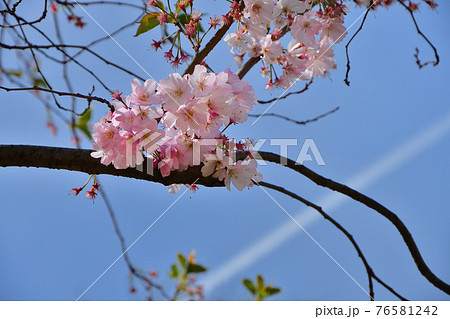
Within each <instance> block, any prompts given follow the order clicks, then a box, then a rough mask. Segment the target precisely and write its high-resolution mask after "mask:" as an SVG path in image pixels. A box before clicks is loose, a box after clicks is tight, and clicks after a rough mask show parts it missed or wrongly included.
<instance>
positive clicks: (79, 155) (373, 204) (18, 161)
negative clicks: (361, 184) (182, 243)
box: [0, 145, 450, 295]
mask: <svg viewBox="0 0 450 319" xmlns="http://www.w3.org/2000/svg"><path fill="white" fill-rule="evenodd" d="M91 152H92V151H90V150H77V149H68V148H59V147H45V146H29V145H0V167H8V166H26V167H45V168H51V169H66V170H71V171H79V172H84V173H88V174H97V175H101V174H107V175H114V176H122V177H129V178H135V179H142V180H147V181H151V182H155V183H160V184H163V185H171V184H192V183H194V181H196V180H197V179H198V181H197V182H196V184H199V185H203V186H207V187H220V186H224V184H223V182H221V181H219V180H217V179H215V178H212V177H211V176H208V177H203V176H202V174H201V171H200V168H201V167H200V166H194V167H190V168H189V169H188V170H186V171H184V172H177V171H175V172H172V173H171V174H170V175H169V176H168V177H162V176H161V174H160V172H159V171H157V170H155V171H154V173H153V174H152V175H151V174H147V173H145V172H146V171H147V170H146V167H147V162H144V165H143V171H139V170H137V169H135V168H128V169H122V170H119V169H115V168H114V167H113V166H105V165H103V164H101V163H100V161H99V160H98V159H94V158H92V157H91V156H90V153H91ZM259 156H260V157H261V159H263V160H265V161H268V162H272V163H277V164H279V163H283V164H284V163H285V164H284V165H285V166H287V167H288V168H290V169H292V170H294V171H295V172H297V173H300V174H302V175H303V176H305V177H307V178H308V179H310V180H311V181H313V182H314V183H315V184H317V185H319V186H323V187H326V188H329V189H331V190H334V191H337V192H339V193H341V194H344V195H346V196H348V197H350V198H352V199H354V200H355V201H358V202H360V203H362V204H364V205H365V206H367V207H369V208H372V209H373V210H375V211H376V212H378V213H379V214H381V215H382V216H384V217H385V218H387V219H388V220H389V221H390V222H391V223H392V224H393V225H394V226H395V228H396V229H397V230H398V232H399V233H400V235H401V236H402V238H403V241H404V242H405V244H406V246H407V247H408V250H409V252H410V254H411V256H412V258H413V260H414V262H415V263H416V266H417V268H418V270H419V271H420V273H421V274H422V275H423V276H424V277H425V278H426V279H427V280H428V281H429V282H430V283H432V284H433V285H434V286H436V287H437V288H439V289H440V290H442V291H444V292H445V293H447V294H449V295H450V285H448V284H447V283H445V282H444V281H442V280H441V279H439V278H438V277H437V276H436V275H435V274H434V273H433V272H432V271H431V270H430V268H429V267H428V266H427V264H426V263H425V261H424V259H423V257H422V255H421V253H420V251H419V248H418V247H417V244H416V243H415V241H414V239H413V237H412V235H411V233H410V232H409V230H408V228H407V227H406V225H405V224H404V223H403V222H402V221H401V220H400V218H399V217H398V216H397V215H396V214H395V213H393V212H392V211H391V210H389V209H388V208H386V207H384V206H383V205H381V204H380V203H378V202H377V201H375V200H374V199H372V198H370V197H368V196H366V195H364V194H361V193H360V192H358V191H356V190H354V189H352V188H350V187H348V186H346V185H343V184H340V183H338V182H335V181H333V180H331V179H328V178H326V177H323V176H321V175H319V174H317V173H315V172H314V171H312V170H310V169H309V168H307V167H306V166H303V165H301V164H299V163H296V162H295V161H293V160H291V159H288V158H285V157H283V156H280V155H277V154H274V153H271V152H262V151H260V152H259ZM151 164H152V163H150V165H151Z"/></svg>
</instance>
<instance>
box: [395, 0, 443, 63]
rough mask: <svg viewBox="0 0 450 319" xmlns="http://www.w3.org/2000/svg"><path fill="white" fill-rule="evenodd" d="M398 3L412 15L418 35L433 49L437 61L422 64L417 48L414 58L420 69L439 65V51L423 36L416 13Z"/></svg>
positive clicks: (399, 1) (399, 0)
mask: <svg viewBox="0 0 450 319" xmlns="http://www.w3.org/2000/svg"><path fill="white" fill-rule="evenodd" d="M398 3H400V4H401V5H402V6H403V7H404V8H405V9H406V10H408V12H409V14H410V15H411V19H412V21H413V22H414V26H415V27H416V30H417V33H418V34H419V35H420V36H422V38H423V39H424V40H425V41H427V43H428V44H429V45H430V47H431V48H432V49H433V51H434V58H435V60H434V61H427V62H425V63H422V62H421V61H420V60H419V49H418V48H416V54H415V55H414V57H415V58H416V63H417V65H418V66H419V69H421V68H423V67H424V66H426V65H428V64H433V66H436V65H438V64H439V61H440V59H439V55H438V52H437V49H436V47H435V46H434V45H433V43H431V41H430V40H428V38H427V37H426V36H425V34H423V33H422V31H421V30H420V28H419V25H418V24H417V21H416V18H415V16H414V12H413V11H412V10H411V9H410V8H409V7H408V6H407V5H406V4H404V3H403V2H402V1H401V0H398Z"/></svg>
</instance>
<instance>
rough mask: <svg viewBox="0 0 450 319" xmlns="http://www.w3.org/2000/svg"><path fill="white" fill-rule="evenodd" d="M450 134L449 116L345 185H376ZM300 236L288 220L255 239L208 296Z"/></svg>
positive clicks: (324, 202)
mask: <svg viewBox="0 0 450 319" xmlns="http://www.w3.org/2000/svg"><path fill="white" fill-rule="evenodd" d="M449 131H450V113H448V114H447V115H446V116H445V117H444V119H443V120H440V121H437V122H435V123H434V124H433V125H431V126H429V127H428V128H426V129H425V130H424V131H422V132H420V133H419V134H417V135H415V136H414V137H412V138H411V139H409V140H408V141H407V142H406V143H404V144H402V145H400V146H398V147H396V148H395V150H393V151H392V152H390V153H389V154H387V155H385V156H382V157H381V158H380V159H379V160H378V161H376V162H375V163H373V164H372V165H370V166H369V167H367V168H366V169H364V170H363V171H362V172H359V173H358V174H355V175H354V176H353V177H351V178H350V179H349V180H348V181H346V182H345V183H344V184H346V185H348V186H350V187H352V188H355V189H357V190H362V189H363V188H365V187H368V186H369V185H371V184H373V183H375V182H376V181H377V180H379V179H380V178H382V177H383V176H385V175H386V174H388V173H390V172H392V171H393V170H395V169H397V168H398V167H399V166H400V165H401V164H403V163H405V162H407V161H410V160H412V159H413V157H414V156H417V155H418V154H420V153H422V152H423V151H424V150H425V149H426V148H428V147H430V146H431V145H433V144H435V143H436V142H438V141H439V140H440V139H442V138H443V137H444V136H445V135H446V134H447V133H448V132H449ZM346 200H348V198H347V197H345V196H344V195H342V194H339V193H331V194H329V195H326V196H323V197H322V198H320V199H319V200H317V201H316V202H317V204H318V205H319V206H321V207H323V208H324V210H325V211H328V212H330V211H332V210H335V209H337V208H338V207H339V206H341V205H342V204H343V203H344V202H345V201H346ZM294 218H295V219H296V220H299V221H301V223H302V225H303V226H304V227H307V226H310V225H311V224H313V223H314V222H316V221H317V220H319V219H321V215H319V214H317V213H316V212H314V210H313V209H311V208H305V209H303V210H301V211H300V212H299V213H298V214H296V215H295V216H294ZM297 234H299V229H298V226H297V225H296V224H295V223H293V222H292V221H291V220H287V221H286V222H285V223H284V224H282V225H280V226H278V227H277V228H275V229H274V230H272V231H271V232H270V233H269V234H267V235H265V236H264V237H262V238H260V239H258V240H256V241H255V242H254V243H253V244H251V245H249V246H247V247H246V248H244V249H243V250H241V251H240V252H239V253H237V254H236V255H235V256H232V257H230V258H226V260H227V262H225V263H224V264H223V265H222V266H220V267H219V268H218V269H217V270H215V271H211V272H210V273H209V274H208V275H206V276H205V277H204V278H203V280H201V284H203V285H204V287H205V289H206V293H207V294H208V295H211V294H212V293H213V292H214V290H216V289H217V288H218V287H219V286H220V285H221V284H223V283H224V282H226V281H228V280H229V279H230V278H232V277H233V276H235V275H236V274H238V273H239V272H240V271H242V270H243V269H245V268H247V267H248V266H250V265H251V264H253V263H255V262H256V261H257V260H259V259H261V258H262V257H264V256H265V255H267V254H269V253H270V252H272V251H273V250H275V249H276V248H277V247H279V246H281V245H282V244H283V243H285V242H286V241H287V240H288V239H290V238H292V237H293V236H294V235H297Z"/></svg>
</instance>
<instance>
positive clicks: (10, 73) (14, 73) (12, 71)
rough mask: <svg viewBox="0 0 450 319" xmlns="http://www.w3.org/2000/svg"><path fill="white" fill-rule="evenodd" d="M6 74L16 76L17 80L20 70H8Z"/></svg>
mask: <svg viewBox="0 0 450 319" xmlns="http://www.w3.org/2000/svg"><path fill="white" fill-rule="evenodd" d="M7 73H8V74H9V75H11V76H16V77H18V78H20V77H21V76H22V74H23V73H22V70H9V71H7Z"/></svg>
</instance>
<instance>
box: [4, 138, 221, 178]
mask: <svg viewBox="0 0 450 319" xmlns="http://www.w3.org/2000/svg"><path fill="white" fill-rule="evenodd" d="M91 152H92V150H78V149H72V148H61V147H47V146H30V145H0V167H8V166H19V167H23V166H25V167H43V168H50V169H64V170H69V171H78V172H84V173H87V174H96V175H102V174H105V175H113V176H122V177H129V178H135V179H142V180H146V181H150V182H155V183H160V184H163V185H167V186H168V185H171V184H192V183H193V182H194V181H195V180H196V179H197V178H199V180H198V181H197V183H196V184H199V185H204V186H208V187H216V186H224V184H223V182H220V181H218V180H217V179H215V178H212V177H203V176H202V174H201V172H200V167H199V166H195V167H191V168H190V169H188V170H187V171H184V172H172V173H171V174H170V176H168V177H162V176H161V173H160V172H159V170H155V171H154V173H153V175H151V174H147V173H146V172H147V162H144V165H143V168H142V171H139V170H137V169H136V168H128V169H115V168H114V167H113V166H112V165H109V166H105V165H103V164H101V163H100V161H99V160H98V159H95V158H93V157H91V155H90V154H91ZM149 164H150V165H152V163H149Z"/></svg>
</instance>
